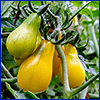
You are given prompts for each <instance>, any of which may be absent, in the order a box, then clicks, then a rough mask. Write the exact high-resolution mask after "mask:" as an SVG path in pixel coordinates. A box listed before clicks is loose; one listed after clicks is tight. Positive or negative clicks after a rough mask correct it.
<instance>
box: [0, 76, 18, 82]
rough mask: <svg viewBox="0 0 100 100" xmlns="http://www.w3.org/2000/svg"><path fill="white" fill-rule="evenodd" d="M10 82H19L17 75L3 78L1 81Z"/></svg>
mask: <svg viewBox="0 0 100 100" xmlns="http://www.w3.org/2000/svg"><path fill="white" fill-rule="evenodd" d="M4 82H8V83H15V82H17V77H14V78H9V79H8V78H1V83H4Z"/></svg>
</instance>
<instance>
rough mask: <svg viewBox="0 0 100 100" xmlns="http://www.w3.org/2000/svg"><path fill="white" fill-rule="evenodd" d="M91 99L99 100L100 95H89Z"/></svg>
mask: <svg viewBox="0 0 100 100" xmlns="http://www.w3.org/2000/svg"><path fill="white" fill-rule="evenodd" d="M89 98H90V99H99V95H96V94H91V93H89Z"/></svg>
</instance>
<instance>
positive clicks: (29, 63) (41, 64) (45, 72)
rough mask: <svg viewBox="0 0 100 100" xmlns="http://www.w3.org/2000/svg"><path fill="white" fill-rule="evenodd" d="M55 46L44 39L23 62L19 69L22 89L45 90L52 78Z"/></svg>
mask: <svg viewBox="0 0 100 100" xmlns="http://www.w3.org/2000/svg"><path fill="white" fill-rule="evenodd" d="M54 50H55V46H54V45H53V44H52V43H51V42H50V41H46V40H42V42H41V43H40V45H39V47H38V48H37V50H36V51H35V52H34V53H33V54H32V55H31V56H29V57H28V58H27V59H25V61H24V62H23V63H22V64H21V66H20V68H19V71H18V76H17V80H18V85H19V87H20V89H23V90H24V91H28V90H29V91H31V92H41V91H45V90H46V89H47V87H48V86H49V84H50V81H51V78H52V63H53V55H54Z"/></svg>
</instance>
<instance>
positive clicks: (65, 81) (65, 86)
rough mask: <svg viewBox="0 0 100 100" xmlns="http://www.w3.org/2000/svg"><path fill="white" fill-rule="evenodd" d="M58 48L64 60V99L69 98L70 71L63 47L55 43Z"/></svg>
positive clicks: (62, 60)
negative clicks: (68, 70)
mask: <svg viewBox="0 0 100 100" xmlns="http://www.w3.org/2000/svg"><path fill="white" fill-rule="evenodd" d="M55 47H56V50H57V52H58V54H59V57H60V59H61V62H62V73H63V99H67V96H69V91H70V87H69V81H68V73H67V63H66V58H65V55H64V52H63V50H62V48H61V45H55Z"/></svg>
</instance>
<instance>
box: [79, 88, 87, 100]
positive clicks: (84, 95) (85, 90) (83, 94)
mask: <svg viewBox="0 0 100 100" xmlns="http://www.w3.org/2000/svg"><path fill="white" fill-rule="evenodd" d="M87 91H88V87H86V88H85V89H84V90H83V91H82V92H81V95H80V99H85V97H86V93H87Z"/></svg>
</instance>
